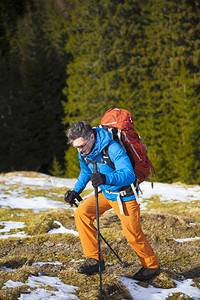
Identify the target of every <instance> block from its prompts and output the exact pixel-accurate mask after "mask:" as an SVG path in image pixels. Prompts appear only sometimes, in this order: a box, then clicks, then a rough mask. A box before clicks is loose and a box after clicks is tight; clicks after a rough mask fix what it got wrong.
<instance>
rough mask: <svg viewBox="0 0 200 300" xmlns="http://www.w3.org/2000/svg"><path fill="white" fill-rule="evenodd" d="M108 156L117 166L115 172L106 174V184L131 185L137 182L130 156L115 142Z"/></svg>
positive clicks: (109, 149)
mask: <svg viewBox="0 0 200 300" xmlns="http://www.w3.org/2000/svg"><path fill="white" fill-rule="evenodd" d="M108 154H109V157H110V159H111V161H112V162H113V163H114V165H115V170H114V171H113V172H111V173H109V174H106V184H109V185H120V186H121V185H124V186H126V185H129V184H131V183H133V182H134V181H135V173H134V170H133V167H132V164H131V161H130V159H129V157H128V155H127V154H126V153H125V151H124V150H123V148H122V147H121V146H120V145H119V144H118V143H117V142H115V141H113V142H111V144H110V146H109V148H108Z"/></svg>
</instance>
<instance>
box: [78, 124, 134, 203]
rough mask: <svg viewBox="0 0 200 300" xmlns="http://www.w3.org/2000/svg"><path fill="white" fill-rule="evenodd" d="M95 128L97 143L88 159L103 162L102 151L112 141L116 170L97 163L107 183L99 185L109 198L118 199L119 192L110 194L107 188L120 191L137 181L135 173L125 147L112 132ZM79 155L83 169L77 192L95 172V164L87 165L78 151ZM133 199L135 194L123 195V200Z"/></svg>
mask: <svg viewBox="0 0 200 300" xmlns="http://www.w3.org/2000/svg"><path fill="white" fill-rule="evenodd" d="M95 130H96V133H97V134H96V140H95V145H94V148H93V150H92V151H91V153H90V154H89V155H87V156H86V157H87V159H88V160H89V159H91V160H96V161H102V162H103V161H104V159H103V156H102V154H101V151H102V150H103V149H104V148H105V147H106V146H107V145H108V144H109V143H110V145H109V148H108V153H109V157H110V159H111V161H112V162H113V163H114V165H115V170H114V169H112V168H111V167H109V166H108V165H107V164H105V163H97V170H98V171H99V172H100V173H102V174H105V175H106V184H105V185H100V186H99V187H100V189H101V190H102V192H103V194H104V196H105V197H106V198H107V199H109V200H112V201H117V194H109V193H107V192H106V190H110V191H114V192H119V190H120V189H121V188H123V187H124V186H127V185H130V184H131V183H133V182H134V181H135V173H134V170H133V167H132V164H131V161H130V159H129V157H128V156H127V155H126V153H125V152H124V150H123V148H122V147H121V146H120V145H119V144H118V143H117V142H115V141H113V140H112V135H111V133H110V132H108V131H106V130H104V129H102V128H98V127H96V128H95ZM78 155H79V162H80V167H81V171H80V174H79V177H78V179H77V182H76V184H75V187H74V190H75V191H76V192H79V191H80V190H83V189H84V188H85V186H86V185H87V183H88V182H89V180H90V176H91V174H92V173H93V164H92V163H89V164H88V165H87V166H86V164H85V163H84V162H83V159H82V157H81V154H80V153H78ZM132 199H135V196H134V195H133V196H129V197H121V201H129V200H132Z"/></svg>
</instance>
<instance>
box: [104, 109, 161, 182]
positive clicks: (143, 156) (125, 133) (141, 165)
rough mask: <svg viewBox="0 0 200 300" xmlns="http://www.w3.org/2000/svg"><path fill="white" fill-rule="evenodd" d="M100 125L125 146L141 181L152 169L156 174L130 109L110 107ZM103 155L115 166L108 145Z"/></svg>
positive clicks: (107, 161) (109, 163) (110, 164)
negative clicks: (109, 154)
mask: <svg viewBox="0 0 200 300" xmlns="http://www.w3.org/2000/svg"><path fill="white" fill-rule="evenodd" d="M100 127H101V128H103V129H105V130H108V131H110V132H111V133H112V138H113V140H115V141H117V142H118V143H120V144H121V146H122V147H123V148H124V150H125V152H126V153H127V155H128V156H129V158H130V160H131V162H132V165H133V168H134V172H135V175H136V177H137V179H138V180H139V183H141V182H143V181H144V180H146V179H147V177H148V176H149V175H150V172H151V171H152V175H153V173H154V174H156V173H155V170H154V167H153V165H152V163H151V161H150V160H149V158H148V156H147V152H146V149H145V147H144V145H143V144H142V142H141V139H140V136H139V135H138V134H137V133H136V131H135V130H134V121H133V116H132V115H131V113H130V112H129V111H127V110H125V109H119V108H111V109H109V110H108V111H106V112H105V114H104V115H103V117H102V119H101V125H100ZM103 157H104V160H106V163H107V164H108V165H109V166H111V167H112V168H114V164H113V163H112V162H111V160H110V158H109V156H108V147H106V148H105V150H104V151H103Z"/></svg>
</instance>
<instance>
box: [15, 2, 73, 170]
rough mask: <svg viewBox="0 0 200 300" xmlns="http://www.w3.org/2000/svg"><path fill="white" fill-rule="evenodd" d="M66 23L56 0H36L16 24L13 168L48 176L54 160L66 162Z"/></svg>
mask: <svg viewBox="0 0 200 300" xmlns="http://www.w3.org/2000/svg"><path fill="white" fill-rule="evenodd" d="M66 39H67V35H66V20H65V18H64V17H63V12H62V11H61V9H60V8H59V7H58V5H57V4H56V3H55V1H53V0H52V1H42V2H41V1H38V0H34V1H33V2H32V4H31V5H30V6H29V8H28V9H27V14H26V16H25V17H24V18H23V19H20V20H19V21H18V24H17V32H16V35H15V37H14V38H13V40H12V44H11V45H12V52H11V55H12V57H14V58H15V64H18V77H19V78H20V80H19V84H20V99H19V101H18V102H16V103H15V105H14V102H13V109H12V118H13V120H15V131H16V134H15V136H14V137H13V139H12V147H11V148H10V155H11V156H12V157H13V156H15V161H12V168H13V169H17V170H19V169H26V170H36V171H41V172H46V173H48V171H49V169H50V167H51V165H52V162H53V158H54V156H56V157H57V159H58V160H59V161H61V162H62V163H63V159H64V149H65V135H64V126H63V125H62V124H61V121H62V118H63V110H62V106H61V99H62V88H63V86H64V84H65V80H66V73H65V69H66V64H67V62H68V59H69V56H68V54H67V53H66V51H65V42H66Z"/></svg>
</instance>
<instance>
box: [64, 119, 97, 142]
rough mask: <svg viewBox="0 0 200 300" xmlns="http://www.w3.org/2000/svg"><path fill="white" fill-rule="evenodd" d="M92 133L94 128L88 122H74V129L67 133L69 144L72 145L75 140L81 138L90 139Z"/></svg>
mask: <svg viewBox="0 0 200 300" xmlns="http://www.w3.org/2000/svg"><path fill="white" fill-rule="evenodd" d="M92 132H93V130H92V126H91V125H90V124H89V123H88V122H86V121H79V122H74V123H73V124H72V127H71V128H69V129H68V131H67V137H68V143H69V144H71V143H72V142H73V141H74V140H76V139H78V138H80V137H82V138H84V139H88V138H89V136H90V135H91V134H92Z"/></svg>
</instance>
